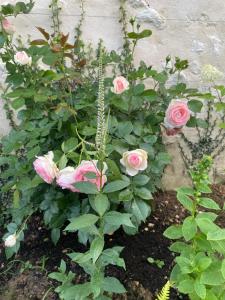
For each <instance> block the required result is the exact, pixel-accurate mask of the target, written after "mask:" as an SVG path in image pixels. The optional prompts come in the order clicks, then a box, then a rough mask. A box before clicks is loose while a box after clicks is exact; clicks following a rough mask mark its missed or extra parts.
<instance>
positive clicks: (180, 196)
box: [177, 192, 194, 212]
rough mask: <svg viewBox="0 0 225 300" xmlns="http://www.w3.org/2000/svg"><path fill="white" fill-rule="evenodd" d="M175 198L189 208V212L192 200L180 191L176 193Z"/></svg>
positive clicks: (191, 209)
mask: <svg viewBox="0 0 225 300" xmlns="http://www.w3.org/2000/svg"><path fill="white" fill-rule="evenodd" d="M177 200H178V201H179V202H180V203H181V204H182V205H183V206H184V207H185V208H186V209H187V210H189V211H190V212H192V211H193V208H194V206H193V202H192V200H191V199H190V197H189V196H187V195H185V194H183V193H181V192H178V193H177Z"/></svg>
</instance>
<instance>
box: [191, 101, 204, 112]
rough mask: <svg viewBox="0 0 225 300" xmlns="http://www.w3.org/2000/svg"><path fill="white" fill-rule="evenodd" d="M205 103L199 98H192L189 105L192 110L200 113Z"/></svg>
mask: <svg viewBox="0 0 225 300" xmlns="http://www.w3.org/2000/svg"><path fill="white" fill-rule="evenodd" d="M202 106H203V103H202V102H201V101H199V100H190V101H188V107H189V108H190V110H191V111H193V112H195V113H199V112H200V111H201V109H202Z"/></svg>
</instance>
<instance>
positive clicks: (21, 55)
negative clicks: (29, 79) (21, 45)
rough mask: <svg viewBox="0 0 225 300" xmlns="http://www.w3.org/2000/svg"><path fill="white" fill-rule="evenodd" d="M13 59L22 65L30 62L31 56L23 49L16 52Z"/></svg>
mask: <svg viewBox="0 0 225 300" xmlns="http://www.w3.org/2000/svg"><path fill="white" fill-rule="evenodd" d="M14 60H15V62H16V63H18V64H19V65H22V66H24V65H30V64H31V62H32V58H31V57H30V56H28V55H27V53H26V52H25V51H20V52H17V53H16V54H15V55H14Z"/></svg>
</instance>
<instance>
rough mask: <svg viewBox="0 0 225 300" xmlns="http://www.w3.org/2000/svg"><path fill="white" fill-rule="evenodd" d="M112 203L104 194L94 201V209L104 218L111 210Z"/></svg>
mask: <svg viewBox="0 0 225 300" xmlns="http://www.w3.org/2000/svg"><path fill="white" fill-rule="evenodd" d="M109 206H110V203H109V200H108V197H107V196H106V195H104V194H99V195H97V196H96V197H95V199H94V209H95V211H96V212H97V213H98V214H99V215H100V217H102V216H103V215H104V213H105V212H106V211H107V209H108V208H109Z"/></svg>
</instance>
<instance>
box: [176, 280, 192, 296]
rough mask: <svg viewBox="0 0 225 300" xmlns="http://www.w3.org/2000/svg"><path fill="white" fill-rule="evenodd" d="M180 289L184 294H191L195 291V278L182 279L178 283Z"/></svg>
mask: <svg viewBox="0 0 225 300" xmlns="http://www.w3.org/2000/svg"><path fill="white" fill-rule="evenodd" d="M178 290H179V291H180V292H181V293H184V294H191V293H193V291H194V280H193V279H185V280H182V281H181V282H180V283H179V285H178Z"/></svg>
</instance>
